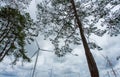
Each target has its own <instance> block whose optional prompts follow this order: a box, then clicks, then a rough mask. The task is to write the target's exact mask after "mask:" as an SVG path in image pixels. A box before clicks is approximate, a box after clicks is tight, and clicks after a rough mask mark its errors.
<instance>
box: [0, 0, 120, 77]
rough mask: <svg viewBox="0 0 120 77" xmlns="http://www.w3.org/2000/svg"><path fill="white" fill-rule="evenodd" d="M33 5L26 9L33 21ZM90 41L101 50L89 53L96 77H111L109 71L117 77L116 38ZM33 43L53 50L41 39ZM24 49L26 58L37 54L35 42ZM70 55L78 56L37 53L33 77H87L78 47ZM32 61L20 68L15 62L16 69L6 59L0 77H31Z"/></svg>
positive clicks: (119, 62) (0, 66)
mask: <svg viewBox="0 0 120 77" xmlns="http://www.w3.org/2000/svg"><path fill="white" fill-rule="evenodd" d="M36 3H37V2H36V1H35V0H33V1H32V2H31V5H30V7H29V9H28V11H29V12H30V14H31V17H32V18H33V19H35V14H36V13H35V11H36V6H35V5H36ZM91 39H94V41H95V42H96V43H97V44H99V45H100V46H101V47H102V48H103V50H102V51H98V50H91V52H92V54H93V55H94V58H95V60H96V63H97V65H98V68H99V71H100V77H109V76H108V75H110V77H114V76H113V72H112V70H111V68H113V69H114V70H115V73H116V74H117V75H118V77H120V60H116V57H117V56H119V55H120V43H119V41H120V35H119V36H117V37H110V36H108V35H104V36H103V37H97V36H95V35H93V36H91ZM36 40H37V41H38V44H39V46H40V48H42V49H46V50H51V51H52V50H53V46H52V44H51V43H50V41H48V40H47V41H46V40H43V37H42V36H38V37H37V38H36ZM26 48H27V49H28V50H29V52H30V53H28V54H29V56H32V54H33V53H34V52H35V51H37V45H36V42H34V43H32V45H28V46H27V47H26ZM73 54H78V56H74V55H72V54H68V55H66V56H65V57H62V58H58V57H56V55H54V53H53V52H46V51H39V57H38V61H37V67H36V71H35V77H90V74H89V70H88V66H87V62H86V57H85V53H84V49H83V47H82V45H81V46H77V47H75V48H74V50H73ZM106 57H108V59H109V60H110V62H111V64H112V67H109V63H108V62H107V60H106ZM35 59H36V56H34V57H33V58H32V62H31V63H23V64H22V63H21V62H18V63H17V64H16V65H11V58H10V57H6V58H5V60H4V61H3V62H1V63H0V77H32V72H33V67H34V63H35Z"/></svg>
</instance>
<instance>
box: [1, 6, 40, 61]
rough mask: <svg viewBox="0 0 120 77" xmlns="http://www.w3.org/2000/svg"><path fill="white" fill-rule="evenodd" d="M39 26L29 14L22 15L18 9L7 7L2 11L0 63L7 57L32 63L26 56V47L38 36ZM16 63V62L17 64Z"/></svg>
mask: <svg viewBox="0 0 120 77" xmlns="http://www.w3.org/2000/svg"><path fill="white" fill-rule="evenodd" d="M36 30H37V26H36V25H35V24H34V22H33V20H32V19H31V18H30V15H29V13H21V12H20V11H19V10H18V9H15V8H12V7H10V6H5V7H2V8H1V9H0V36H1V37H0V61H2V60H3V58H4V57H5V56H6V55H9V56H13V55H14V57H15V61H17V60H18V59H19V58H20V57H21V58H22V59H23V60H25V61H30V58H28V57H27V55H26V50H25V45H26V43H27V41H33V40H31V39H32V38H34V37H35V36H37V35H38V34H36V32H37V31H36ZM15 61H14V62H15Z"/></svg>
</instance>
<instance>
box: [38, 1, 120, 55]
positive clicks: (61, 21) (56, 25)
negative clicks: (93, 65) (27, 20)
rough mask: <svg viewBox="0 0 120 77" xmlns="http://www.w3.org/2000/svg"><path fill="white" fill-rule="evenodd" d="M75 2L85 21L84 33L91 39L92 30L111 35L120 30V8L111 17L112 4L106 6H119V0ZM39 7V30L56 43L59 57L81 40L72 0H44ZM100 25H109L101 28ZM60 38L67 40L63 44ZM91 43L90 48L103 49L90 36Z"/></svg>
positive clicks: (99, 33) (82, 19) (98, 34)
mask: <svg viewBox="0 0 120 77" xmlns="http://www.w3.org/2000/svg"><path fill="white" fill-rule="evenodd" d="M75 2H76V3H75V4H76V5H75V6H76V9H77V12H78V15H79V18H80V20H81V22H82V24H83V25H84V26H83V29H84V33H85V35H86V38H88V40H89V37H90V36H91V34H94V35H97V36H100V37H102V36H103V35H104V34H105V33H108V34H110V35H111V36H112V35H118V34H119V33H120V26H119V24H120V22H119V18H120V15H119V10H116V12H117V11H118V12H117V13H115V12H114V13H113V14H111V15H112V17H110V13H111V10H112V8H109V7H107V5H109V4H110V5H111V6H113V7H115V6H117V5H118V4H119V0H96V1H94V2H93V1H87V2H85V3H82V2H80V1H75ZM37 9H38V14H37V19H38V21H37V25H40V27H39V28H40V32H41V34H43V35H44V36H45V39H47V38H49V39H50V41H51V42H52V44H53V45H54V46H55V54H57V55H58V56H59V57H60V55H61V56H63V55H64V54H66V53H67V52H70V53H71V51H72V50H71V49H72V46H73V45H80V44H81V38H80V37H79V30H78V27H77V24H76V19H75V18H74V14H73V9H72V7H71V3H70V1H69V0H51V1H49V2H47V1H43V2H41V3H39V4H38V5H37ZM101 20H103V21H101ZM98 22H100V25H97V26H96V24H97V23H98ZM99 26H101V27H106V28H105V29H99V28H98V27H99ZM111 27H113V28H111ZM61 39H62V41H61ZM61 42H64V43H63V44H62V46H61V45H60V43H61ZM88 45H89V47H90V48H91V49H95V48H96V49H98V50H102V48H101V47H100V46H99V45H97V44H96V43H95V42H92V41H90V40H89V41H88ZM66 46H68V49H66V50H64V49H65V47H66ZM69 49H70V51H69ZM67 50H68V51H67Z"/></svg>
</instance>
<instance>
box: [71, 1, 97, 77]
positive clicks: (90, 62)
mask: <svg viewBox="0 0 120 77" xmlns="http://www.w3.org/2000/svg"><path fill="white" fill-rule="evenodd" d="M71 4H72V7H73V10H74V16H75V19H76V20H77V25H78V27H79V30H80V34H81V38H82V42H83V46H84V50H85V55H86V58H87V62H88V67H89V71H90V74H91V77H99V72H98V68H97V65H96V62H95V60H94V58H93V55H92V53H91V52H90V48H89V46H88V44H87V41H86V38H85V36H84V31H83V28H82V23H81V21H80V19H79V17H78V15H77V11H76V7H75V2H74V0H71Z"/></svg>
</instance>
